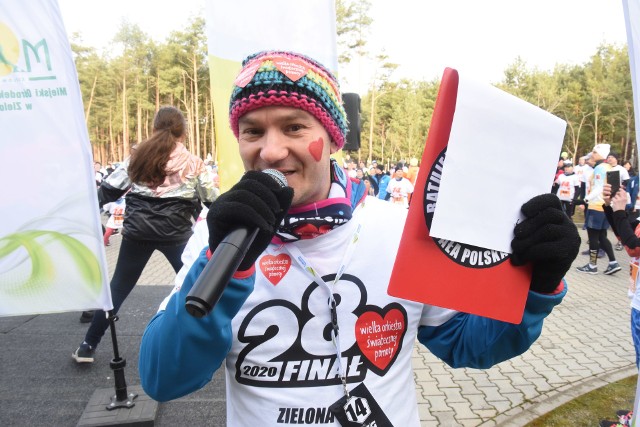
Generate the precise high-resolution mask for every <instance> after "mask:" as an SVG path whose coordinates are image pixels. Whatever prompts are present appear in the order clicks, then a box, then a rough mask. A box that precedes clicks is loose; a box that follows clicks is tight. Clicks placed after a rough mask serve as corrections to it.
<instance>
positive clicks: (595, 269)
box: [576, 263, 611, 274]
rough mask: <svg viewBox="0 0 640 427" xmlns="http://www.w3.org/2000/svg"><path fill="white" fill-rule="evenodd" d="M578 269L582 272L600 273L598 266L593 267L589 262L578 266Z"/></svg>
mask: <svg viewBox="0 0 640 427" xmlns="http://www.w3.org/2000/svg"><path fill="white" fill-rule="evenodd" d="M576 270H578V271H579V272H580V273H589V274H598V267H591V266H590V265H589V264H588V263H587V264H586V265H584V266H582V267H576ZM609 274H611V273H609Z"/></svg>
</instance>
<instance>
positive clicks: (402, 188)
mask: <svg viewBox="0 0 640 427" xmlns="http://www.w3.org/2000/svg"><path fill="white" fill-rule="evenodd" d="M387 193H389V194H390V197H389V201H390V202H391V203H393V204H396V205H400V206H402V207H403V208H408V207H409V198H410V197H411V194H413V184H412V183H411V181H409V180H408V179H407V178H405V177H404V171H403V170H402V168H396V172H395V174H394V175H393V179H391V180H390V181H389V184H388V185H387Z"/></svg>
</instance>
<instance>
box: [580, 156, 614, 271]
mask: <svg viewBox="0 0 640 427" xmlns="http://www.w3.org/2000/svg"><path fill="white" fill-rule="evenodd" d="M609 150H610V145H609V144H596V145H595V146H594V147H593V151H592V152H591V158H592V159H594V161H595V164H596V166H595V167H594V168H593V178H592V180H591V191H590V192H589V194H587V195H586V196H585V198H584V202H585V203H586V204H587V205H588V208H587V211H588V216H586V217H587V219H586V221H585V225H586V226H587V235H588V236H589V262H588V263H587V264H585V265H583V266H582V267H576V269H577V270H578V271H579V272H581V273H588V274H598V250H599V249H600V248H602V249H604V251H605V253H606V254H607V256H608V257H609V265H607V268H606V269H605V271H604V274H607V275H609V274H615V273H617V272H618V271H620V270H621V267H620V264H618V261H616V256H615V254H614V252H613V246H612V245H611V242H610V241H609V239H608V238H607V229H608V228H609V222H608V221H607V218H606V216H605V214H604V208H603V206H604V200H603V198H602V189H603V187H604V184H605V180H606V173H607V171H608V170H609V169H611V165H609V163H607V162H605V159H606V158H607V157H608V156H609Z"/></svg>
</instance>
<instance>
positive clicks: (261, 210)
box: [207, 171, 293, 271]
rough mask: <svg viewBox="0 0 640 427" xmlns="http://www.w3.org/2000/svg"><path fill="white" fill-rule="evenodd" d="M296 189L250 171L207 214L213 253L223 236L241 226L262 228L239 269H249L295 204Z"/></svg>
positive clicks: (216, 201) (210, 244)
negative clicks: (292, 202) (293, 199)
mask: <svg viewBox="0 0 640 427" xmlns="http://www.w3.org/2000/svg"><path fill="white" fill-rule="evenodd" d="M292 198H293V189H292V188H291V187H285V188H282V187H281V186H280V184H279V183H278V182H276V180H275V179H273V178H272V177H271V176H269V175H268V174H265V173H262V172H256V171H249V172H247V173H245V174H244V176H243V177H242V179H240V181H239V182H238V183H237V184H236V185H234V186H233V187H232V188H231V189H230V190H229V191H227V192H226V193H224V194H222V195H221V196H220V197H218V198H217V199H216V200H215V201H214V202H213V203H212V204H211V208H210V209H209V212H208V213H207V225H208V226H209V249H210V250H211V252H213V251H214V250H215V248H216V247H217V246H218V245H219V244H220V242H221V241H222V239H224V238H225V236H226V235H227V234H228V233H229V232H230V231H232V230H234V229H236V228H237V227H238V226H245V227H248V228H249V229H250V230H251V229H255V228H257V229H259V230H260V231H259V232H258V235H257V236H256V238H255V240H254V241H253V243H252V244H251V247H250V248H249V250H248V251H247V254H246V255H245V257H244V259H243V260H242V263H240V266H239V267H238V270H240V271H244V270H247V269H249V268H250V267H251V266H252V265H253V264H254V263H255V262H256V259H258V257H259V256H260V254H261V253H262V252H263V251H264V250H265V249H266V248H267V246H269V242H270V241H271V238H272V237H273V235H274V234H275V232H276V228H277V226H278V224H280V222H281V221H282V219H283V218H284V216H285V214H286V213H287V211H288V210H289V206H291V200H292Z"/></svg>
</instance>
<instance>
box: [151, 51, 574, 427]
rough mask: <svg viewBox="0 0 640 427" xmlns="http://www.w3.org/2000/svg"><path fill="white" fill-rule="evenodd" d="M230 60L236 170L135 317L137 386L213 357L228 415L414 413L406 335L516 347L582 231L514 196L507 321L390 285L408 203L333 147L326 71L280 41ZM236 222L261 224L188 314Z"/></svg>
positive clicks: (470, 351) (168, 388) (341, 417)
mask: <svg viewBox="0 0 640 427" xmlns="http://www.w3.org/2000/svg"><path fill="white" fill-rule="evenodd" d="M283 64H286V65H291V64H293V65H295V68H296V70H298V72H297V73H296V74H295V75H292V74H290V73H285V72H283V71H286V70H287V69H288V68H283ZM240 73H241V75H242V76H244V77H245V78H243V79H238V80H236V86H234V88H233V91H232V95H231V100H230V108H229V119H230V123H231V128H232V130H233V132H234V134H235V135H236V138H237V139H238V150H239V152H240V157H241V158H242V161H243V164H244V167H245V170H246V173H245V175H244V176H243V177H242V178H241V179H240V181H239V182H238V183H237V184H236V185H234V186H233V187H232V188H231V189H230V190H229V191H227V192H226V193H224V194H222V195H221V196H220V197H219V198H218V199H217V200H216V201H215V202H214V203H212V204H211V207H210V209H209V214H208V215H207V220H206V222H205V221H202V222H200V223H199V224H198V225H196V230H195V233H194V236H193V237H192V239H191V240H190V243H189V245H188V247H187V249H186V250H185V254H184V257H183V259H184V260H185V266H184V267H183V269H182V270H181V272H180V275H182V274H184V277H185V279H184V281H183V282H181V283H180V284H178V285H177V286H176V288H175V289H174V291H173V292H172V294H171V295H170V296H169V297H168V298H167V299H166V300H165V301H164V302H163V304H162V306H161V308H160V311H159V312H158V313H157V314H156V316H154V318H153V319H151V321H150V322H149V324H148V326H147V328H146V330H145V332H144V335H143V338H142V343H141V346H140V359H139V372H140V380H141V384H142V387H143V388H144V390H145V391H146V393H147V394H148V395H149V396H151V397H152V398H153V399H156V400H158V401H166V400H171V399H176V398H178V397H180V396H184V395H186V394H188V393H191V392H194V391H196V390H198V389H200V388H201V387H203V386H204V385H205V384H207V382H209V381H210V380H211V378H212V375H213V374H214V373H215V372H216V370H218V369H220V368H221V367H222V364H223V363H224V364H225V368H226V369H224V371H225V374H226V387H227V394H226V396H227V401H226V402H227V424H228V425H230V426H276V425H282V424H293V423H300V422H301V420H304V423H305V424H306V425H342V426H347V425H353V424H356V425H368V426H372V425H378V426H382V425H384V426H391V425H394V426H402V427H414V426H419V425H420V417H419V413H418V404H417V400H416V391H415V388H414V380H413V375H414V374H413V370H412V363H411V359H412V355H413V351H414V344H415V341H416V339H418V340H419V341H420V342H421V343H422V344H424V345H426V346H427V347H428V348H429V350H430V351H431V352H432V353H434V354H435V355H436V356H437V357H439V358H440V359H442V360H444V361H445V362H446V363H448V364H449V365H451V366H454V367H473V368H477V369H483V368H488V367H490V366H492V365H494V364H496V363H499V362H500V361H503V360H506V359H509V358H511V357H514V356H516V355H517V354H521V353H522V352H524V351H526V349H527V348H528V347H529V346H530V345H531V343H532V342H533V341H534V340H535V339H536V338H537V337H538V336H539V334H540V332H541V328H542V322H543V319H544V318H545V317H546V316H547V315H548V314H549V313H550V312H551V310H552V308H553V307H554V306H555V305H557V304H559V303H560V301H561V300H562V298H563V296H564V294H565V292H566V284H565V281H564V280H563V276H564V274H565V273H566V271H567V270H568V269H569V268H570V266H571V262H572V260H573V259H574V258H575V256H576V255H577V252H578V248H579V244H580V238H579V236H578V231H577V230H576V227H575V225H574V224H573V223H572V222H571V220H569V218H567V217H566V215H564V214H563V213H562V209H561V206H560V202H559V200H558V198H557V197H556V196H555V195H553V194H545V195H541V196H537V197H534V198H533V199H531V200H530V201H529V202H527V203H525V204H524V205H523V206H522V212H523V214H524V217H525V218H526V219H524V220H523V221H521V222H519V224H518V225H516V227H515V229H514V235H515V237H514V240H513V242H512V248H513V254H512V258H511V262H512V263H514V264H515V265H523V264H525V263H531V267H532V271H533V272H532V279H531V284H530V291H529V294H528V299H527V303H526V308H525V312H524V317H523V320H522V322H521V323H520V324H518V325H515V324H511V323H504V322H500V321H496V320H491V319H488V318H483V317H479V316H474V315H471V314H466V313H460V312H456V311H453V310H448V309H445V308H441V307H436V306H429V305H424V304H422V303H417V302H413V301H408V300H402V299H399V298H394V297H392V296H390V295H388V293H387V287H388V285H389V279H390V276H391V270H392V268H393V264H394V262H395V258H396V255H397V248H398V245H399V244H400V238H401V235H402V231H403V228H404V223H405V220H406V217H407V210H406V209H398V208H397V207H394V206H391V204H389V203H385V202H383V201H381V200H379V199H376V198H372V197H365V195H364V191H362V190H363V188H364V184H363V183H362V182H361V181H358V180H354V179H350V178H349V177H348V176H347V175H346V173H345V171H344V170H343V169H342V168H341V167H340V166H339V165H338V164H337V162H336V161H335V160H333V159H332V158H331V155H332V154H333V153H336V152H337V151H338V150H340V149H341V148H342V147H343V146H344V143H345V138H346V131H347V121H346V113H345V112H344V108H343V104H342V100H341V94H340V93H341V92H340V89H339V85H338V82H337V80H336V79H335V77H334V76H333V74H332V73H331V72H330V71H329V70H327V69H326V68H325V67H323V66H322V65H321V64H319V63H318V62H317V61H315V60H313V59H311V58H308V57H306V56H304V55H300V54H296V53H292V52H283V51H267V52H259V53H256V54H253V55H251V56H249V57H248V58H247V59H245V61H244V62H243V64H242V70H241V71H240ZM289 76H291V77H289ZM292 78H295V79H296V84H295V85H294V84H292V83H293V81H292ZM274 94H277V96H274ZM303 100H304V102H302V101H303ZM266 169H275V170H277V171H280V172H281V173H282V174H284V175H285V177H286V179H287V182H288V186H286V187H283V186H281V185H279V184H278V183H277V182H275V181H274V180H273V179H272V178H271V177H270V176H268V175H267V174H265V173H262V172H261V171H264V170H266ZM236 227H248V228H249V229H257V230H258V237H256V239H255V240H254V241H253V243H252V245H251V247H250V248H249V249H248V251H247V253H246V255H245V256H244V258H243V259H242V261H241V263H240V266H239V268H238V270H237V271H236V272H235V275H234V277H233V278H232V279H231V280H230V282H229V283H228V284H227V285H226V287H225V288H224V290H223V292H222V296H221V298H220V300H219V301H218V302H217V304H216V305H215V307H214V308H213V310H212V311H211V312H210V313H208V314H205V315H204V316H203V317H201V318H198V317H194V316H191V315H190V314H189V313H188V312H187V310H186V308H185V302H186V297H187V295H188V294H189V292H190V291H191V290H192V289H193V286H194V283H195V282H196V280H197V278H198V277H199V276H200V275H201V273H202V271H203V269H204V268H205V266H207V263H208V262H209V258H210V256H211V254H212V253H215V251H216V248H217V247H218V245H219V244H220V242H221V240H222V238H223V237H224V236H226V235H227V234H228V233H229V232H230V231H231V230H233V229H235V228H236ZM311 230H314V232H313V233H312V232H311ZM381 241H382V242H385V244H384V245H380V244H379V242H381ZM206 242H208V245H207V244H206ZM367 250H368V251H370V254H371V256H374V254H375V262H371V256H363V255H364V254H363V251H367ZM355 254H357V255H355ZM214 266H215V265H214ZM210 268H211V267H210ZM183 272H185V273H183ZM422 280H423V284H422V286H430V287H437V286H448V285H449V284H448V283H437V282H435V281H434V280H432V279H430V277H429V276H428V275H427V276H424V277H422ZM292 414H293V415H292ZM356 420H357V423H354V421H356Z"/></svg>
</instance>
